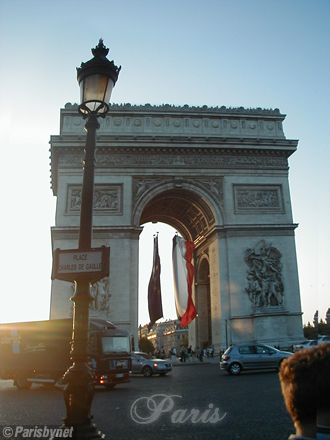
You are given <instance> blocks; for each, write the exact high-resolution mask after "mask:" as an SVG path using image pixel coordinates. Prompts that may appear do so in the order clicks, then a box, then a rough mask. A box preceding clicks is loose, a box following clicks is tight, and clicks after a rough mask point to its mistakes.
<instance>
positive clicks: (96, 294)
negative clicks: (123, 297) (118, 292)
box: [90, 277, 111, 315]
mask: <svg viewBox="0 0 330 440" xmlns="http://www.w3.org/2000/svg"><path fill="white" fill-rule="evenodd" d="M91 295H92V296H93V298H94V300H93V301H92V302H91V305H90V309H91V312H92V311H95V312H97V313H98V314H99V315H103V314H106V315H108V313H110V298H111V294H110V279H109V277H106V278H103V279H102V280H100V281H98V282H97V283H95V284H93V285H92V286H91ZM91 314H93V313H91Z"/></svg>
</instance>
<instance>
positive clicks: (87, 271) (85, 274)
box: [52, 246, 110, 283]
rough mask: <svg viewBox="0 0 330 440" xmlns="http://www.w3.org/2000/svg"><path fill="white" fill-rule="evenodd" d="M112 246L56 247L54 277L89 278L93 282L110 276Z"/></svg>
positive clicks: (72, 280) (71, 280)
mask: <svg viewBox="0 0 330 440" xmlns="http://www.w3.org/2000/svg"><path fill="white" fill-rule="evenodd" d="M109 273H110V247H106V246H102V247H100V248H93V249H89V250H88V251H84V250H79V249H65V250H61V249H56V250H55V252H54V258H53V271H52V279H53V280H54V279H57V280H63V281H70V282H74V281H79V280H80V279H87V280H88V281H90V282H91V283H95V282H96V281H99V280H101V279H102V278H104V277H107V276H109Z"/></svg>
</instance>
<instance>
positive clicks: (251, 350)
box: [220, 344, 292, 375]
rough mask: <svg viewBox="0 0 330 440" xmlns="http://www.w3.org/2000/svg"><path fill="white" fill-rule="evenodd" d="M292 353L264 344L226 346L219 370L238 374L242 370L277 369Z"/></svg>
mask: <svg viewBox="0 0 330 440" xmlns="http://www.w3.org/2000/svg"><path fill="white" fill-rule="evenodd" d="M289 356H292V353H289V352H287V351H280V350H277V349H276V348H273V347H269V346H268V345H264V344H240V345H234V346H232V347H229V348H227V350H226V351H225V352H224V354H223V355H222V358H221V361H220V368H221V370H226V371H228V373H230V374H233V375H238V374H240V372H241V371H242V370H264V369H278V368H279V366H280V365H281V362H282V361H283V359H285V358H287V357H289Z"/></svg>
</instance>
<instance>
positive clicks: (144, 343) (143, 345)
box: [139, 338, 155, 354]
mask: <svg viewBox="0 0 330 440" xmlns="http://www.w3.org/2000/svg"><path fill="white" fill-rule="evenodd" d="M139 348H140V350H141V351H143V352H144V353H152V354H153V353H154V351H155V347H154V345H153V343H152V342H151V341H149V339H147V338H140V339H139Z"/></svg>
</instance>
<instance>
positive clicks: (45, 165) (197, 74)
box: [0, 0, 330, 324]
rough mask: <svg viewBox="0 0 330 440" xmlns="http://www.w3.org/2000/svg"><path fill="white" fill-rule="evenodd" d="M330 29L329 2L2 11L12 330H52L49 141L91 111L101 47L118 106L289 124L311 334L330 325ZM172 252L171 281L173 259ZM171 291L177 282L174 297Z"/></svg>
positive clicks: (5, 277)
mask: <svg viewBox="0 0 330 440" xmlns="http://www.w3.org/2000/svg"><path fill="white" fill-rule="evenodd" d="M329 24H330V2H329V1H318V0H310V1H303V0H296V1H291V0H274V1H270V0H259V1H255V0H241V1H239V0H228V1H222V0H218V1H217V0H214V1H208V0H196V1H193V0H192V1H191V0H190V1H188V0H175V1H170V0H164V1H157V0H148V1H142V0H135V1H129V0H107V1H99V0H94V1H81V0H79V1H73V0H63V1H59V0H56V1H52V0H45V1H33V0H29V1H27V0H25V1H15V0H10V1H2V0H0V57H1V67H0V79H1V81H0V97H1V104H2V105H1V107H0V124H1V127H0V141H1V149H2V172H1V173H0V179H1V180H0V185H1V187H0V188H1V190H0V191H1V200H2V228H1V246H2V254H3V259H2V261H5V263H2V266H1V269H2V270H1V282H2V292H1V294H0V295H1V298H0V301H1V307H0V322H2V321H11V320H29V319H47V318H48V313H49V298H50V272H51V243H50V227H51V226H52V225H54V212H55V199H54V197H53V196H52V193H51V190H50V173H49V152H48V148H49V145H48V141H49V138H50V135H56V134H58V133H59V114H60V108H61V107H64V105H65V103H66V102H77V101H78V99H79V88H78V85H77V81H76V67H78V66H79V65H80V63H81V62H82V61H87V60H88V59H90V58H91V53H90V48H91V47H94V46H95V45H96V44H97V42H98V40H99V38H100V37H102V38H103V39H104V42H105V44H106V46H107V47H110V53H109V57H110V59H114V60H115V63H116V64H118V65H122V71H121V73H120V77H119V80H118V83H117V85H116V87H115V89H114V91H113V95H112V101H113V102H117V103H124V102H131V103H132V104H144V103H150V104H163V103H169V104H175V105H184V104H189V105H197V106H200V105H208V106H222V105H225V106H233V107H236V106H243V107H247V108H250V107H262V108H279V109H280V111H281V112H282V113H284V114H286V115H287V118H286V120H285V121H284V131H285V134H286V136H287V137H288V138H292V139H299V145H298V151H297V152H296V153H295V154H294V155H293V156H292V157H291V158H290V161H289V162H290V186H291V197H292V206H293V214H294V221H295V222H296V223H299V228H298V229H297V231H296V245H297V255H298V265H299V278H300V287H301V297H302V306H303V311H304V321H305V322H307V321H308V320H312V318H313V314H314V312H315V310H316V309H317V308H319V309H320V316H321V317H322V318H324V315H325V312H326V310H327V308H328V307H330V275H329V273H330V270H329V268H330V258H329V250H330V239H329V237H330V234H329V232H328V222H329V220H330V209H329V206H330V204H329V201H328V189H329V188H330V178H329V172H328V170H327V168H328V164H329V162H330V150H329V142H328V139H329V125H330V112H329V104H330V99H329V98H330V96H329V95H330V93H329V77H330V72H329V70H330V69H329V63H330V62H329V54H330V50H329V49H330V47H329V46H330V26H329ZM156 229H157V230H159V227H158V228H156ZM145 234H146V233H145V232H144V233H143V235H142V237H141V244H142V240H146V241H144V242H143V248H144V249H146V250H145V252H146V255H145V256H144V261H145V262H146V263H145V267H144V268H143V270H144V272H143V273H142V272H141V274H140V278H141V283H142V284H141V291H140V298H141V301H140V303H141V308H140V322H141V323H142V324H144V323H146V322H147V321H148V312H147V307H146V302H144V299H145V298H146V295H147V293H146V286H147V283H148V280H149V276H150V272H151V263H150V265H149V262H148V257H149V255H151V253H152V231H151V232H149V235H148V237H146V238H143V237H144V236H145ZM163 235H165V233H163ZM172 235H173V234H172V232H170V233H169V234H168V236H169V241H171V238H172ZM144 243H145V244H144ZM162 246H163V249H164V247H165V245H162V243H161V242H160V250H161V252H162ZM169 246H171V243H170V244H169ZM163 252H164V255H162V254H161V259H162V267H163V273H168V270H170V269H166V268H165V266H166V263H165V260H168V259H170V252H168V251H167V250H166V255H165V250H163ZM150 261H151V256H150ZM170 265H171V262H170V261H169V267H170ZM170 276H171V275H170ZM167 278H168V277H167ZM170 289H171V288H170V287H167V285H166V282H165V281H164V286H163V291H164V292H165V291H166V293H167V292H168V291H170ZM163 296H169V297H170V298H169V300H168V301H167V302H168V305H167V304H166V305H165V304H164V310H165V317H166V318H173V317H174V316H175V312H174V300H173V298H172V294H170V295H167V294H166V295H165V293H164V294H163ZM31 304H32V307H31Z"/></svg>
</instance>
